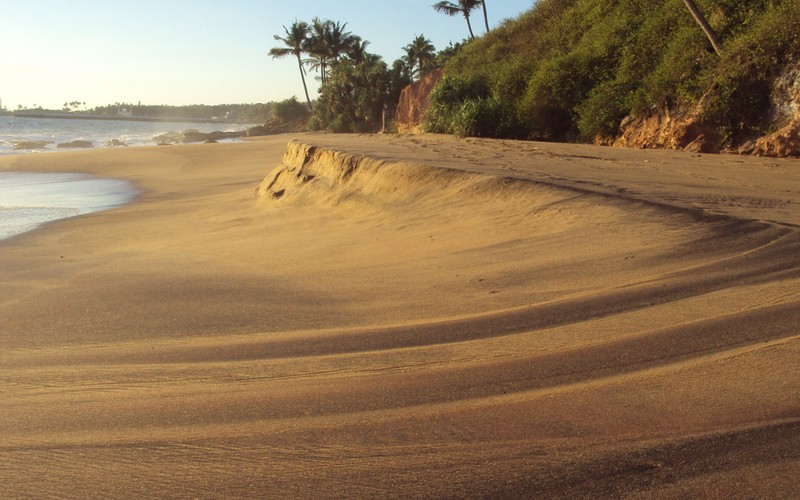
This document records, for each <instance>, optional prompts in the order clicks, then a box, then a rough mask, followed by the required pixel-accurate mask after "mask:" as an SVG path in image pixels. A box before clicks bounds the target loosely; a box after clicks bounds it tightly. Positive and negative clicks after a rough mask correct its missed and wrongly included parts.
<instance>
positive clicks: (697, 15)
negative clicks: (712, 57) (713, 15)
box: [683, 0, 722, 56]
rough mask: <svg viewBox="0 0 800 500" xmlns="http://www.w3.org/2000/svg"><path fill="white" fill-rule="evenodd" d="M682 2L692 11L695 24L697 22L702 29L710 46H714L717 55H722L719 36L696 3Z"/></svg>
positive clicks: (690, 1) (684, 0)
mask: <svg viewBox="0 0 800 500" xmlns="http://www.w3.org/2000/svg"><path fill="white" fill-rule="evenodd" d="M683 3H685V4H686V7H687V8H688V9H689V12H691V13H692V17H694V20H695V21H697V24H699V25H700V28H702V29H703V32H704V33H705V34H706V36H707V37H708V41H710V42H711V46H712V47H714V52H716V53H717V55H718V56H722V43H720V41H719V38H717V34H716V33H715V32H714V29H713V28H712V27H711V26H710V25H709V24H708V22H707V21H706V18H705V17H704V16H703V13H702V12H700V9H699V8H698V7H697V4H695V3H694V0H683Z"/></svg>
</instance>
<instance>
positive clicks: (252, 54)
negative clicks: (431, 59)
mask: <svg viewBox="0 0 800 500" xmlns="http://www.w3.org/2000/svg"><path fill="white" fill-rule="evenodd" d="M433 3H435V0H392V1H390V0H338V1H335V0H301V1H278V0H225V1H220V0H36V1H31V0H0V100H2V104H3V106H4V107H6V108H8V109H10V110H14V109H17V106H19V105H21V106H23V107H33V106H34V105H38V106H42V107H44V108H48V109H60V108H61V107H62V106H63V105H64V103H65V102H71V101H79V102H85V103H86V107H87V108H93V107H95V106H102V105H106V104H114V103H116V102H121V103H122V102H124V103H133V104H137V103H139V102H141V103H142V104H169V105H185V104H232V103H256V102H270V101H280V100H283V99H287V98H290V97H292V96H297V97H298V98H300V99H301V100H302V96H303V89H302V84H301V82H300V73H299V70H298V68H297V61H296V59H292V58H284V59H277V60H274V59H272V58H271V57H270V56H269V55H267V52H268V51H269V49H270V48H272V47H275V46H279V45H280V42H277V41H275V40H274V38H273V36H274V35H276V34H280V35H283V34H284V31H283V26H284V25H285V26H289V25H291V24H292V22H294V21H295V20H301V21H310V20H311V18H313V17H315V16H316V17H320V18H322V19H331V20H333V21H339V22H342V23H345V22H346V23H347V30H349V31H351V32H352V33H353V34H355V35H358V36H360V37H361V38H362V39H365V40H369V41H370V45H369V46H368V47H367V49H368V51H369V52H372V53H375V54H379V55H381V56H382V57H383V58H384V60H385V61H386V62H387V64H391V63H392V62H393V61H394V60H395V59H397V58H399V57H400V56H401V55H402V54H403V51H402V47H403V46H405V45H407V44H408V43H409V42H411V40H412V39H414V37H416V36H417V35H419V34H423V35H425V37H426V38H429V39H430V40H431V42H432V43H433V45H434V46H435V47H436V48H437V50H439V49H443V48H445V47H447V45H448V44H449V43H450V42H459V41H461V40H463V39H465V38H467V36H468V32H467V25H466V22H465V21H464V18H463V17H462V16H456V17H448V16H446V15H444V14H439V13H437V12H436V11H434V10H433V8H432V7H431V6H432V4H433ZM532 4H533V0H487V2H486V6H487V10H488V13H489V25H490V27H493V26H495V25H497V24H499V23H500V22H501V21H502V20H504V19H507V18H515V17H517V16H519V15H520V14H521V13H523V12H525V11H527V10H529V9H530V8H531V6H532ZM472 25H473V30H474V31H475V34H476V36H479V35H480V34H482V33H483V32H484V31H485V28H484V25H483V14H482V12H481V11H480V10H475V11H473V17H472ZM310 80H311V87H312V88H311V91H312V98H313V96H314V95H316V88H317V84H316V83H315V82H314V80H313V78H312V79H310Z"/></svg>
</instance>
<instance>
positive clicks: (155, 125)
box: [0, 116, 253, 154]
mask: <svg viewBox="0 0 800 500" xmlns="http://www.w3.org/2000/svg"><path fill="white" fill-rule="evenodd" d="M252 126H253V125H248V124H241V125H237V124H230V123H168V122H132V121H114V120H72V119H62V118H22V117H17V116H0V154H15V153H32V152H41V151H65V150H66V151H68V149H62V148H58V147H57V146H58V144H63V143H69V142H72V141H76V140H82V141H90V142H91V143H92V144H94V147H110V143H111V141H118V142H120V143H122V144H125V145H126V146H154V145H156V141H155V140H154V139H153V138H154V137H155V136H157V135H160V134H163V133H167V132H181V131H184V130H187V129H195V130H198V131H200V132H206V133H207V132H214V131H217V130H219V131H222V132H230V131H236V130H245V129H247V128H249V127H252ZM31 141H32V142H45V143H47V144H45V145H44V148H32V149H24V148H23V149H16V148H17V146H18V145H19V144H20V143H22V142H31ZM116 147H120V146H116Z"/></svg>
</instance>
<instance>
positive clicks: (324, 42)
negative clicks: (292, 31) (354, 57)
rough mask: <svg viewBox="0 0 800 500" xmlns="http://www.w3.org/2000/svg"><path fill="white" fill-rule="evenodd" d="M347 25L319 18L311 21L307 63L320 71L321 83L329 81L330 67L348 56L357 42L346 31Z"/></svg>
mask: <svg viewBox="0 0 800 500" xmlns="http://www.w3.org/2000/svg"><path fill="white" fill-rule="evenodd" d="M346 27H347V23H344V24H341V23H339V22H333V21H328V20H326V21H323V20H321V19H320V18H318V17H315V18H314V19H312V20H311V26H310V31H309V41H308V45H307V52H308V54H309V56H310V57H309V59H307V60H306V62H307V63H308V64H309V65H310V66H311V68H312V69H316V70H319V73H320V81H321V82H322V84H323V85H324V84H325V81H326V80H327V79H328V65H329V64H331V63H336V62H338V61H339V58H340V57H341V56H342V55H344V54H346V53H347V51H348V50H349V49H350V46H351V45H352V44H353V42H354V41H355V38H356V37H355V36H354V35H353V34H352V33H350V32H349V31H345V28H346Z"/></svg>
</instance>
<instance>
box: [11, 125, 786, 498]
mask: <svg viewBox="0 0 800 500" xmlns="http://www.w3.org/2000/svg"><path fill="white" fill-rule="evenodd" d="M0 170H2V171H37V172H81V173H90V174H94V175H97V176H102V177H113V178H121V179H127V180H129V181H131V182H132V183H133V184H134V185H135V186H136V188H137V189H138V190H140V192H141V194H140V195H139V197H138V199H137V200H136V201H135V202H133V203H131V204H128V205H125V206H123V207H120V208H117V209H114V210H110V211H106V212H100V213H94V214H91V215H86V216H81V217H77V218H72V219H66V220H62V221H58V222H54V223H51V224H48V225H47V226H45V227H44V228H42V229H40V230H37V231H34V232H31V233H26V234H23V235H20V236H17V237H14V238H12V239H9V240H4V241H0V281H1V282H2V287H0V318H2V321H1V322H0V366H2V385H0V388H1V389H0V423H2V427H3V433H2V437H0V484H2V489H3V491H4V493H3V496H6V497H12V498H14V497H87V496H91V497H128V498H129V497H149V498H150V497H154V496H158V497H310V496H315V497H316V496H321V497H338V498H343V497H349V498H352V497H404V498H406V497H467V496H469V497H487V496H497V497H501V496H502V497H522V496H525V497H550V496H557V497H603V496H606V497H608V496H613V497H645V496H646V497H654V496H655V497H696V496H703V497H708V496H715V497H728V496H733V497H742V496H765V497H780V496H787V495H790V494H791V493H792V492H794V491H796V490H795V489H796V478H797V477H798V476H800V231H798V227H800V166H799V165H798V163H797V162H796V161H783V160H764V159H760V158H752V157H736V156H718V155H702V156H701V155H690V154H686V153H678V152H671V151H641V150H624V149H610V148H598V147H592V146H580V145H560V144H542V143H533V142H514V141H491V140H479V139H455V138H451V137H444V136H437V135H422V136H413V137H410V136H357V135H343V136H338V135H322V134H306V135H303V134H300V135H292V136H288V135H287V136H272V137H266V138H263V139H260V140H256V141H249V142H244V143H229V144H201V145H191V146H174V147H153V148H131V149H128V150H93V151H79V152H69V153H54V154H36V155H15V156H7V157H2V158H0Z"/></svg>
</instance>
